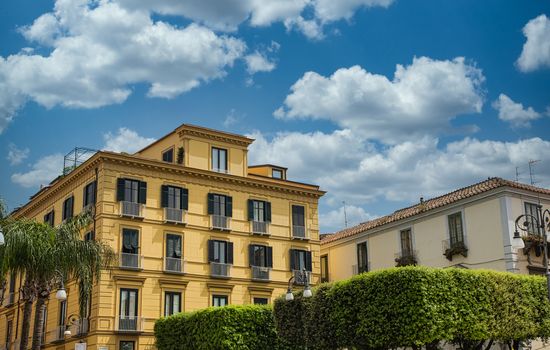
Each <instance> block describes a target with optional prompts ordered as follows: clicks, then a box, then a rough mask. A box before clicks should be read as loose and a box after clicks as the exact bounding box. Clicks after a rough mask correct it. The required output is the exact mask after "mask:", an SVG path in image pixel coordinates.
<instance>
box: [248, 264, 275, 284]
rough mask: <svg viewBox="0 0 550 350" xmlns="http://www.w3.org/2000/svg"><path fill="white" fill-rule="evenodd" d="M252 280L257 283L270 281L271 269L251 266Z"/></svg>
mask: <svg viewBox="0 0 550 350" xmlns="http://www.w3.org/2000/svg"><path fill="white" fill-rule="evenodd" d="M250 269H251V270H252V279H253V280H255V281H269V270H270V268H269V267H263V266H250Z"/></svg>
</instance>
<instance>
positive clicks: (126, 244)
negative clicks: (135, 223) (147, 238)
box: [120, 228, 141, 268]
mask: <svg viewBox="0 0 550 350" xmlns="http://www.w3.org/2000/svg"><path fill="white" fill-rule="evenodd" d="M121 253H122V254H120V266H121V267H127V268H139V267H140V263H141V259H140V256H139V255H138V254H139V231H138V230H135V229H129V228H124V229H122V252H121Z"/></svg>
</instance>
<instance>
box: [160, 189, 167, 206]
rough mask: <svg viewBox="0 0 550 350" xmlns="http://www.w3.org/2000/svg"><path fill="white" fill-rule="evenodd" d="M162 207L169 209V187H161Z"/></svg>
mask: <svg viewBox="0 0 550 350" xmlns="http://www.w3.org/2000/svg"><path fill="white" fill-rule="evenodd" d="M160 207H161V208H167V207H168V186H166V185H162V186H160Z"/></svg>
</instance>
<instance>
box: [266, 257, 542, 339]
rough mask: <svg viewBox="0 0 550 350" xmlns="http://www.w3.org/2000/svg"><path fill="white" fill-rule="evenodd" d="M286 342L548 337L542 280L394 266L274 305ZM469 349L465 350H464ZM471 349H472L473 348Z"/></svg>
mask: <svg viewBox="0 0 550 350" xmlns="http://www.w3.org/2000/svg"><path fill="white" fill-rule="evenodd" d="M274 315H275V324H276V327H277V331H278V334H279V336H280V337H281V338H282V339H283V341H284V342H285V344H287V345H291V346H293V347H296V348H305V347H306V346H307V348H308V349H337V348H358V349H387V348H396V347H404V346H407V347H413V348H414V347H418V346H422V345H430V344H437V343H438V342H439V341H447V342H452V343H456V344H458V345H459V346H460V347H462V348H464V349H465V348H469V347H470V345H472V344H479V343H480V342H483V341H486V340H487V341H489V340H494V341H502V342H508V341H511V340H527V339H533V338H538V337H543V338H546V337H548V336H549V335H550V303H549V302H548V300H547V293H546V284H545V280H544V278H541V277H536V276H525V275H516V274H509V273H499V272H494V271H484V270H483V271H480V270H476V271H473V270H464V269H430V268H424V267H404V268H394V269H388V270H383V271H378V272H370V273H366V274H361V275H358V276H355V277H354V278H352V279H350V280H347V281H342V282H337V283H334V284H331V285H321V286H320V287H319V288H317V290H316V291H315V293H314V296H313V297H312V298H309V299H306V300H304V299H303V298H301V296H300V293H298V292H297V293H296V294H295V300H294V301H292V302H287V301H285V300H284V298H280V299H277V300H276V301H275V305H274ZM469 344H470V345H469ZM472 347H475V346H473V345H472Z"/></svg>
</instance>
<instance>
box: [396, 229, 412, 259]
mask: <svg viewBox="0 0 550 350" xmlns="http://www.w3.org/2000/svg"><path fill="white" fill-rule="evenodd" d="M399 235H400V237H401V255H402V256H410V255H412V252H413V247H412V231H411V229H410V228H407V229H405V230H401V231H400V232H399Z"/></svg>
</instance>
